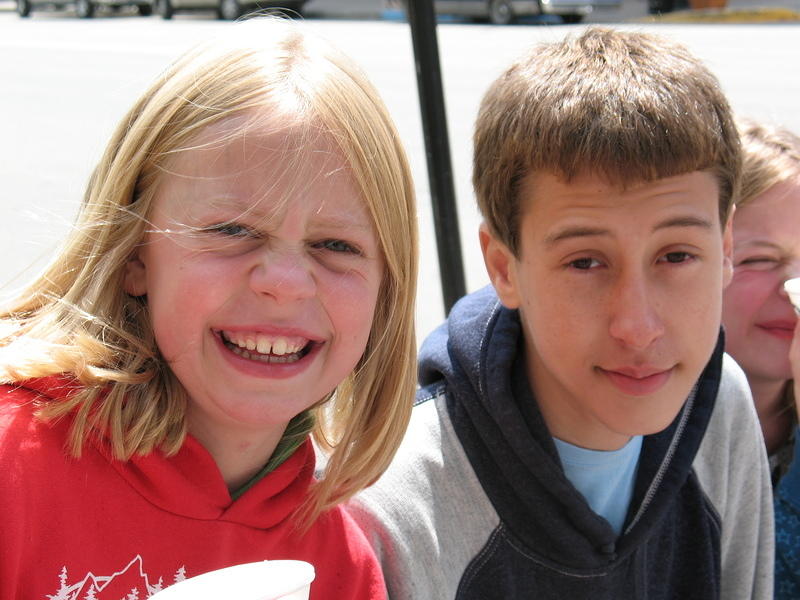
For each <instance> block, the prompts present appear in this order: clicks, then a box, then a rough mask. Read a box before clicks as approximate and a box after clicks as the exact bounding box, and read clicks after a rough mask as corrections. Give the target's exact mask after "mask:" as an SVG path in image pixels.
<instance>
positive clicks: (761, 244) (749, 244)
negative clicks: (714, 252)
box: [734, 239, 781, 251]
mask: <svg viewBox="0 0 800 600" xmlns="http://www.w3.org/2000/svg"><path fill="white" fill-rule="evenodd" d="M734 247H736V248H768V249H771V250H778V251H780V250H781V247H780V245H779V244H776V243H775V242H773V241H772V240H768V239H755V240H747V241H745V242H740V243H738V244H737V243H734Z"/></svg>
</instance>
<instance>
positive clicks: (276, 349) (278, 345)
mask: <svg viewBox="0 0 800 600" xmlns="http://www.w3.org/2000/svg"><path fill="white" fill-rule="evenodd" d="M272 353H273V354H277V355H278V356H283V355H284V354H286V340H284V339H283V338H278V339H277V340H275V343H273V344H272Z"/></svg>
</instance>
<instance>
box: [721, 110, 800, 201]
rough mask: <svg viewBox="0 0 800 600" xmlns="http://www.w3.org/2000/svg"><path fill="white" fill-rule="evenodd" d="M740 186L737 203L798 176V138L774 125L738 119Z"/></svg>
mask: <svg viewBox="0 0 800 600" xmlns="http://www.w3.org/2000/svg"><path fill="white" fill-rule="evenodd" d="M736 124H737V126H738V129H739V134H740V136H741V140H742V161H743V162H742V164H743V166H742V189H741V193H740V194H739V198H738V200H737V201H736V204H737V205H743V204H747V203H749V202H751V201H753V200H754V199H755V198H757V197H758V196H760V195H761V194H763V193H764V192H766V191H767V190H768V189H770V188H771V187H773V186H774V185H777V184H779V183H783V182H784V181H788V180H790V179H797V178H798V177H800V137H798V136H797V135H795V134H794V133H792V132H791V131H789V130H788V129H785V128H783V127H779V126H776V125H767V124H764V123H758V122H756V121H753V120H751V119H746V118H740V119H737V122H736Z"/></svg>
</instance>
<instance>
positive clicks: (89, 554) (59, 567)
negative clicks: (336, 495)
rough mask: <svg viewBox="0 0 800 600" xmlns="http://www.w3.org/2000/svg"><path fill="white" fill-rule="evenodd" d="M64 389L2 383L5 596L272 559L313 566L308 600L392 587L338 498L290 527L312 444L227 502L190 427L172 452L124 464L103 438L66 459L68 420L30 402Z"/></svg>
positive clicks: (70, 593) (3, 599)
mask: <svg viewBox="0 0 800 600" xmlns="http://www.w3.org/2000/svg"><path fill="white" fill-rule="evenodd" d="M70 389H74V387H72V388H70V385H69V383H68V382H67V381H65V380H64V379H59V378H45V379H40V380H34V381H31V382H28V383H26V384H25V386H24V387H14V386H0V600H48V599H50V600H85V599H89V600H91V599H95V600H143V599H145V598H147V597H149V596H150V595H152V594H154V593H155V592H157V591H159V590H161V589H163V588H165V587H167V586H169V585H171V584H173V583H175V582H177V581H181V580H183V579H186V578H188V577H192V576H195V575H199V574H201V573H205V572H207V571H211V570H214V569H220V568H223V567H228V566H231V565H234V564H239V563H246V562H254V561H259V560H275V559H296V560H305V561H307V562H310V563H311V564H312V565H314V568H315V570H316V579H315V580H314V582H313V583H312V585H311V600H349V599H353V600H373V599H384V598H385V597H386V594H385V591H384V590H385V588H384V583H383V578H382V576H381V572H380V567H379V566H378V563H377V560H376V558H375V556H374V554H373V552H372V550H371V549H370V547H369V545H368V543H367V541H366V539H365V537H364V535H363V534H362V533H361V531H360V530H359V529H358V527H357V526H356V525H355V524H354V523H353V522H352V520H351V519H350V517H349V516H348V515H347V513H345V512H344V511H343V510H342V509H341V508H334V509H332V510H329V511H327V512H326V513H324V514H323V515H322V516H321V517H320V518H319V519H318V520H317V521H316V522H315V523H314V525H313V526H312V527H311V529H310V530H309V531H308V532H307V533H306V534H304V535H300V534H299V533H298V532H297V531H296V529H295V524H296V523H295V522H294V521H293V520H292V518H291V515H292V512H293V511H294V510H295V508H297V507H298V506H299V505H300V504H301V503H302V502H303V500H304V499H305V498H306V496H307V493H308V490H309V485H310V484H311V483H312V481H313V472H314V450H313V447H312V445H311V442H310V440H307V441H306V442H305V443H304V444H303V445H301V446H300V447H299V448H298V449H297V450H296V451H295V452H294V454H292V456H291V457H290V458H288V459H287V460H286V461H285V462H284V463H283V464H281V465H280V466H279V467H278V468H277V469H275V470H274V471H273V472H271V473H270V474H268V475H267V476H265V477H264V478H263V479H261V480H260V481H259V482H258V483H256V484H255V485H254V486H253V487H251V488H250V489H249V490H247V491H246V492H245V493H244V494H243V495H242V496H241V497H240V498H239V499H237V500H235V501H232V500H231V497H230V494H229V493H228V488H227V486H226V485H225V482H224V480H223V479H222V475H221V474H220V472H219V469H218V468H217V465H216V463H215V462H214V460H213V459H212V457H211V455H210V454H209V453H208V452H207V451H206V450H205V448H203V446H201V445H200V443H199V442H198V441H197V440H196V439H194V438H192V437H191V436H189V437H187V439H186V442H185V443H184V445H183V447H182V448H181V450H180V451H179V452H178V454H177V455H175V456H173V457H170V458H167V457H166V456H164V455H163V454H162V453H161V452H159V451H156V452H153V453H151V454H149V455H147V456H143V457H140V456H136V457H133V458H132V459H130V460H128V461H119V460H116V459H114V458H112V456H111V453H110V450H109V447H108V445H107V443H105V442H104V441H100V440H98V441H94V442H89V443H87V444H86V445H85V447H84V451H83V454H82V456H81V458H80V459H75V458H72V457H70V456H69V455H68V454H66V453H65V451H64V448H65V443H66V439H67V431H68V428H69V422H68V421H69V420H68V419H64V420H61V421H60V422H57V423H52V424H44V423H41V422H40V421H38V420H37V419H35V418H34V417H33V411H34V410H35V406H34V402H35V401H37V400H42V399H43V398H42V396H45V397H48V398H57V397H63V396H64V394H66V393H69V390H70ZM220 600H228V599H227V598H225V599H222V598H221V599H220ZM230 600H235V598H233V597H231V598H230Z"/></svg>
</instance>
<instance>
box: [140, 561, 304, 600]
mask: <svg viewBox="0 0 800 600" xmlns="http://www.w3.org/2000/svg"><path fill="white" fill-rule="evenodd" d="M314 577H315V573H314V567H313V566H312V565H311V564H309V563H307V562H303V561H301V560H265V561H261V562H254V563H245V564H241V565H234V566H233V567H226V568H224V569H217V570H216V571H209V572H208V573H203V574H202V575H197V576H196V577H190V578H189V579H185V580H183V581H181V582H179V583H176V584H174V585H171V586H169V587H168V588H166V589H164V590H162V591H160V592H158V593H157V594H153V595H152V596H150V600H308V595H309V592H310V591H311V582H312V581H314Z"/></svg>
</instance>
